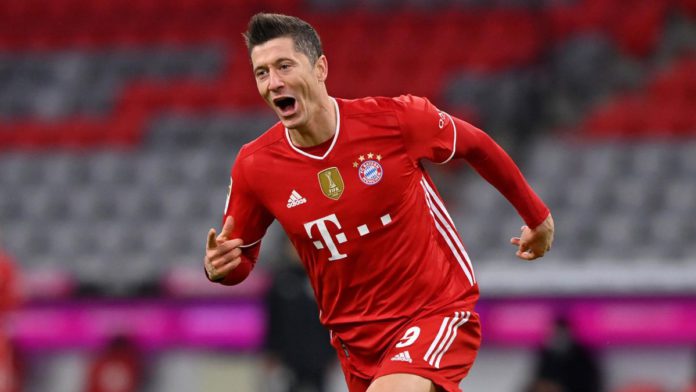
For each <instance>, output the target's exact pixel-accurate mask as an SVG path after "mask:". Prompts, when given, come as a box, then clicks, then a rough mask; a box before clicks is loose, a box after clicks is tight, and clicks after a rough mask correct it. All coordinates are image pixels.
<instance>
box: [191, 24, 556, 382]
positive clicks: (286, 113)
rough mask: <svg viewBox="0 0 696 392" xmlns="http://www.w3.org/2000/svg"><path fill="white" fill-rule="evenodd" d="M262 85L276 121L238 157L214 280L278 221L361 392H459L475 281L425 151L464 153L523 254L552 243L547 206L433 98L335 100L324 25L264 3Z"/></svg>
mask: <svg viewBox="0 0 696 392" xmlns="http://www.w3.org/2000/svg"><path fill="white" fill-rule="evenodd" d="M244 36H245V39H246V44H247V47H248V49H249V55H250V57H251V63H252V67H253V72H254V77H255V79H256V84H257V87H258V90H259V93H260V94H261V96H262V97H263V99H264V100H265V101H266V103H267V104H268V105H269V106H270V107H271V108H272V109H273V110H274V111H275V113H276V114H277V115H278V117H279V119H280V122H279V123H277V124H276V125H275V126H273V127H272V128H271V129H269V130H268V131H267V132H265V133H264V134H263V135H261V136H260V137H259V138H258V139H256V140H254V141H253V142H251V143H249V144H247V145H245V146H244V147H243V148H242V149H241V150H240V151H239V154H238V155H237V159H236V161H235V163H234V166H233V167H232V174H231V185H230V194H229V196H228V200H227V205H226V206H225V219H224V225H223V228H222V231H221V233H220V234H219V235H217V234H216V232H215V230H214V229H211V230H210V232H209V233H208V241H207V249H206V255H205V261H204V264H205V269H206V273H207V276H208V279H210V280H211V281H214V282H219V283H221V284H225V285H234V284H237V283H239V282H241V281H242V280H244V278H246V277H247V276H248V275H249V273H250V272H251V270H252V269H253V267H254V265H255V263H256V259H257V256H258V253H259V248H260V242H261V238H262V237H263V235H264V233H265V231H266V229H267V227H268V226H269V225H270V224H271V222H272V221H273V220H274V219H277V220H278V221H279V222H280V224H281V225H282V226H283V228H284V229H285V232H286V233H287V235H288V237H289V238H290V240H291V241H292V243H293V245H294V246H295V248H296V249H297V252H298V254H299V256H300V258H301V259H302V263H303V265H304V267H305V269H306V271H307V274H308V275H309V277H310V280H311V282H312V287H313V290H314V295H315V297H316V299H317V303H318V306H319V317H320V320H321V322H322V324H323V325H324V326H326V327H327V328H328V329H329V331H330V332H331V344H332V345H333V346H334V348H335V349H336V351H337V353H338V356H339V359H340V361H341V365H342V368H343V372H344V374H345V377H346V382H347V384H348V387H349V389H350V391H351V392H356V391H360V392H364V391H369V392H382V391H399V392H404V391H407V392H408V391H413V392H427V391H459V390H460V389H459V383H460V382H461V380H462V379H463V378H464V376H466V374H467V373H468V371H469V369H470V368H471V366H472V364H473V362H474V359H475V357H476V353H477V351H478V348H479V344H480V326H479V320H478V316H477V314H476V313H475V312H474V305H475V303H476V300H477V299H478V285H477V283H476V277H475V275H474V270H473V267H472V263H471V260H470V259H469V256H468V255H467V253H466V249H465V247H464V245H463V244H462V241H461V239H460V238H459V234H458V233H457V231H456V229H455V227H454V223H453V222H452V219H451V218H450V216H449V214H448V212H447V210H446V209H445V206H444V204H443V202H442V200H441V198H440V195H439V194H438V192H437V190H436V189H435V186H434V185H433V183H432V181H431V180H430V177H429V176H428V174H427V173H426V172H425V170H424V168H423V166H422V164H421V162H422V161H423V160H430V161H432V162H436V163H446V162H448V161H450V160H452V159H455V158H459V159H465V160H466V161H467V162H468V163H469V164H470V165H471V166H472V167H473V168H474V169H475V170H476V171H477V172H478V173H479V174H480V175H481V176H482V177H483V178H485V179H486V180H487V181H488V182H490V183H491V184H492V185H494V186H495V187H496V188H497V189H498V190H499V191H500V192H501V193H502V194H503V195H504V196H505V197H506V198H507V199H508V200H509V201H510V203H512V205H513V206H514V207H515V208H516V210H517V211H518V213H519V214H520V216H521V217H522V219H523V220H524V222H525V223H526V225H525V226H523V228H522V233H521V235H520V237H515V238H512V239H511V242H512V244H513V245H515V246H517V256H518V257H520V258H522V259H524V260H533V259H536V258H538V257H541V256H543V255H544V253H546V251H548V250H549V248H550V247H551V243H552V241H553V220H552V218H551V215H550V212H549V210H548V208H547V207H546V206H545V205H544V203H543V202H542V201H541V200H540V199H539V198H538V197H537V195H536V194H535V193H534V191H533V190H532V189H531V188H530V187H529V185H528V184H527V182H526V181H525V179H524V177H523V176H522V174H521V173H520V171H519V170H518V168H517V166H516V165H515V164H514V162H513V161H512V160H511V159H510V157H509V156H508V155H507V154H506V153H505V152H504V151H503V150H502V149H501V148H500V147H499V146H498V145H497V144H496V143H495V142H494V141H493V140H492V139H491V138H490V137H489V136H488V135H486V134H485V133H484V132H482V131H481V130H479V129H477V128H475V127H474V126H472V125H470V124H468V123H466V122H464V121H462V120H459V119H457V118H453V117H452V116H450V115H449V114H447V113H445V112H442V111H440V110H438V109H437V108H435V107H434V106H433V105H432V104H431V103H430V102H429V101H428V100H427V99H423V98H419V97H413V96H401V97H398V98H382V97H369V98H363V99H357V100H345V99H339V98H333V97H331V96H329V94H328V92H327V89H326V85H325V82H326V79H327V76H328V71H329V69H328V62H327V59H326V56H324V55H323V53H322V47H321V42H320V40H319V36H318V35H317V33H316V31H315V30H314V29H313V28H312V27H311V26H310V25H309V24H307V23H306V22H304V21H302V20H300V19H298V18H295V17H291V16H286V15H277V14H257V15H255V16H254V17H253V18H252V19H251V21H250V22H249V26H248V30H247V32H246V33H245V34H244Z"/></svg>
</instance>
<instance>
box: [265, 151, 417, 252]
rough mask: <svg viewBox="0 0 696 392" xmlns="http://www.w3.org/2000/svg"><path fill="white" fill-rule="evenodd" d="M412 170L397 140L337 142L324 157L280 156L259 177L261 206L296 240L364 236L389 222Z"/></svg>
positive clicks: (407, 185) (403, 192)
mask: <svg viewBox="0 0 696 392" xmlns="http://www.w3.org/2000/svg"><path fill="white" fill-rule="evenodd" d="M415 172H416V167H415V166H414V164H413V163H412V161H411V160H410V159H409V157H408V156H407V154H406V153H405V151H404V149H403V147H402V146H401V143H399V140H390V137H378V138H366V139H357V140H353V141H347V142H344V143H340V144H337V145H336V146H335V148H334V149H333V150H332V151H331V152H330V154H329V155H328V156H327V157H326V158H324V159H321V160H320V159H312V158H308V157H302V156H300V155H299V154H298V155H296V156H289V157H283V156H278V157H276V158H275V159H274V164H273V165H271V166H270V167H268V168H267V169H266V172H263V173H259V174H258V176H259V177H260V178H259V181H258V182H257V186H258V188H257V189H258V190H259V193H260V196H261V198H262V200H263V203H264V205H265V207H266V208H267V209H268V210H269V211H270V212H271V213H272V214H273V215H274V216H275V218H276V219H277V220H278V221H279V222H280V224H281V225H282V226H283V227H284V229H285V231H286V232H287V233H288V234H289V235H290V236H293V237H295V239H296V240H297V239H299V238H305V239H308V240H309V239H311V238H312V237H316V235H317V234H318V233H319V232H324V231H331V232H333V233H334V234H336V233H337V235H338V241H339V242H340V241H341V239H342V238H343V237H342V236H341V235H340V234H341V233H344V235H345V236H358V237H359V236H364V235H367V234H368V233H369V232H371V231H374V230H376V229H378V228H380V227H381V226H384V225H385V224H388V223H389V220H390V219H391V217H392V216H393V214H394V211H396V210H398V208H399V205H400V204H401V202H402V200H403V198H404V195H405V194H406V193H407V192H408V191H409V188H410V187H412V186H413V185H412V184H413V178H414V176H415Z"/></svg>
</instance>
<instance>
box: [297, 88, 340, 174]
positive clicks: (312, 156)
mask: <svg viewBox="0 0 696 392" xmlns="http://www.w3.org/2000/svg"><path fill="white" fill-rule="evenodd" d="M329 98H331V102H333V104H334V108H336V131H335V132H334V135H333V140H332V141H331V145H330V146H329V148H328V149H327V150H326V152H325V153H324V155H321V156H319V155H313V154H310V153H308V152H305V151H302V149H300V148H298V147H297V146H295V145H294V144H293V143H292V139H290V131H288V129H287V128H285V138H286V139H287V140H288V144H289V145H290V148H292V149H293V150H295V152H297V153H299V154H301V155H304V156H306V157H308V158H312V159H316V160H319V161H321V160H323V159H324V158H326V157H327V156H329V154H330V153H331V150H333V148H334V146H335V145H336V140H338V132H339V131H340V130H341V113H340V111H339V110H338V103H337V102H336V99H335V98H334V97H329Z"/></svg>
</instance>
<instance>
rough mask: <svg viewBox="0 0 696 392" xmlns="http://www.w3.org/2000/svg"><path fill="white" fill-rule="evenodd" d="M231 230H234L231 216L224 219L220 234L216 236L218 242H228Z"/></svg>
mask: <svg viewBox="0 0 696 392" xmlns="http://www.w3.org/2000/svg"><path fill="white" fill-rule="evenodd" d="M232 230H234V218H233V217H231V216H228V217H227V219H225V224H224V225H223V226H222V231H221V232H220V235H219V236H218V240H222V241H227V240H229V239H230V236H231V235H232Z"/></svg>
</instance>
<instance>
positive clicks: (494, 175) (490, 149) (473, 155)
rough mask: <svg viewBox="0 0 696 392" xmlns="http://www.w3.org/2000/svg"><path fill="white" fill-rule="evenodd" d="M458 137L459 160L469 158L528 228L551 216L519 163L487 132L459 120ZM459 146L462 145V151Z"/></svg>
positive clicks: (467, 159) (457, 154) (472, 164)
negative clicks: (513, 208)
mask: <svg viewBox="0 0 696 392" xmlns="http://www.w3.org/2000/svg"><path fill="white" fill-rule="evenodd" d="M455 122H456V123H457V130H458V136H460V137H461V139H460V140H462V142H461V143H457V144H458V148H457V152H456V153H455V156H456V157H460V158H463V159H465V160H466V161H467V162H468V163H469V164H470V165H471V166H472V167H473V168H474V169H475V170H476V171H477V172H478V173H479V174H480V175H481V176H482V177H483V178H484V179H486V181H488V182H489V183H490V184H491V185H493V186H494V187H495V188H496V189H497V190H498V191H499V192H500V193H501V194H502V195H503V196H504V197H505V198H506V199H507V200H508V201H509V202H510V203H511V204H512V205H513V206H514V207H515V209H516V210H517V212H518V213H519V214H520V216H521V217H522V219H523V220H524V222H525V223H526V224H527V226H529V227H531V228H534V227H537V226H538V225H539V224H541V223H542V222H543V221H544V219H546V218H547V217H548V215H549V209H548V207H547V206H546V205H545V204H544V202H543V201H542V200H541V199H540V198H539V196H537V194H536V193H535V192H534V190H533V189H532V188H531V186H529V183H528V182H527V181H526V180H525V178H524V176H523V175H522V173H521V172H520V170H519V168H518V167H517V165H516V164H515V162H514V161H513V160H512V158H510V156H509V155H508V154H507V153H506V152H505V151H504V150H503V149H502V148H501V147H500V146H499V145H498V144H497V143H496V142H495V141H494V140H493V139H491V138H490V136H488V135H487V134H486V133H485V132H483V131H481V130H479V129H476V128H474V127H472V126H470V125H469V124H466V123H464V122H463V121H460V120H458V119H455ZM459 146H462V147H461V148H460V147H459Z"/></svg>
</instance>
